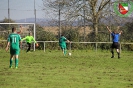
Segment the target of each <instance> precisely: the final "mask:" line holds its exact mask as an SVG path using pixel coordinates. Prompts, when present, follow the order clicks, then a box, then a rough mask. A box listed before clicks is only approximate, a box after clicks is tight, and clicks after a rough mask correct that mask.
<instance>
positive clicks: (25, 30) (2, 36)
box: [0, 23, 36, 51]
mask: <svg viewBox="0 0 133 88" xmlns="http://www.w3.org/2000/svg"><path fill="white" fill-rule="evenodd" d="M12 27H15V28H16V29H17V33H18V34H20V35H21V38H24V37H25V36H27V35H28V34H29V32H32V34H33V36H34V38H35V40H36V32H35V31H36V30H35V23H0V48H2V47H3V46H4V45H6V44H5V43H6V42H5V41H6V40H7V37H8V35H9V34H10V33H11V32H12V30H11V29H12ZM25 46H26V43H25V42H23V44H22V47H23V48H26V47H25ZM32 49H33V50H34V51H35V44H34V43H33V45H32Z"/></svg>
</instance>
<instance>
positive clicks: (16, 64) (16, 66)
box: [15, 55, 18, 68]
mask: <svg viewBox="0 0 133 88" xmlns="http://www.w3.org/2000/svg"><path fill="white" fill-rule="evenodd" d="M15 68H18V55H15Z"/></svg>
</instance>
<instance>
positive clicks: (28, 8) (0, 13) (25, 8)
mask: <svg viewBox="0 0 133 88" xmlns="http://www.w3.org/2000/svg"><path fill="white" fill-rule="evenodd" d="M9 8H10V18H11V19H12V20H19V19H26V18H34V17H35V15H34V0H9ZM35 8H36V10H37V11H36V18H44V17H45V16H46V14H45V12H44V11H43V10H42V8H43V2H42V0H35ZM4 18H8V0H0V20H3V19H4Z"/></svg>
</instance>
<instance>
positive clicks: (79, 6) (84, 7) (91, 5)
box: [47, 0, 110, 36]
mask: <svg viewBox="0 0 133 88" xmlns="http://www.w3.org/2000/svg"><path fill="white" fill-rule="evenodd" d="M50 2H51V3H47V4H48V5H47V6H49V8H54V11H57V9H59V8H55V7H53V6H55V5H56V4H57V3H58V4H59V3H61V5H62V14H63V15H64V16H65V19H67V20H69V21H71V20H76V19H77V18H79V17H82V18H84V19H85V20H86V21H87V22H91V23H92V27H93V29H94V31H95V35H96V36H97V34H98V23H99V21H100V19H101V18H103V17H105V15H106V14H107V11H108V10H109V5H108V4H109V2H110V0H54V1H51V0H50ZM55 3H56V4H55ZM56 6H57V7H59V5H56ZM55 9H56V10H55Z"/></svg>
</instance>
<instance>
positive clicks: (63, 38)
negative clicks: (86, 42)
mask: <svg viewBox="0 0 133 88" xmlns="http://www.w3.org/2000/svg"><path fill="white" fill-rule="evenodd" d="M66 41H67V39H66V38H65V37H64V36H62V37H61V38H60V39H59V45H60V46H62V45H66Z"/></svg>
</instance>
